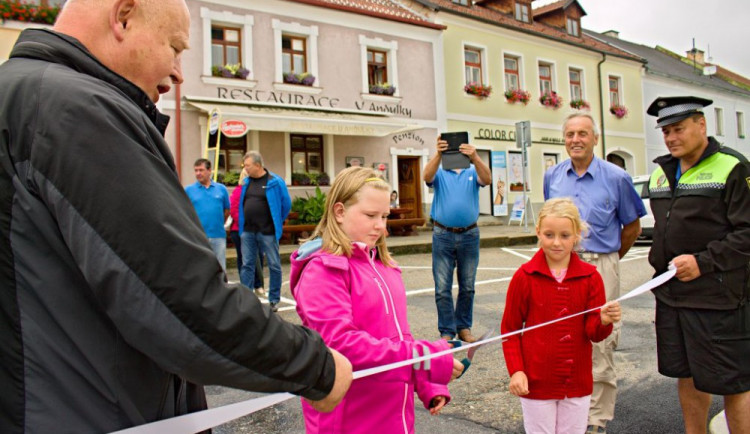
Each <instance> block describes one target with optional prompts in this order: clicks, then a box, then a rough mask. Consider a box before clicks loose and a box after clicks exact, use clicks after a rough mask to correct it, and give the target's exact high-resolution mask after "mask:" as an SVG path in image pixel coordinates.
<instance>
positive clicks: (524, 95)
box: [505, 89, 531, 105]
mask: <svg viewBox="0 0 750 434" xmlns="http://www.w3.org/2000/svg"><path fill="white" fill-rule="evenodd" d="M505 100H506V101H508V102H509V103H517V102H522V103H523V105H526V104H528V103H529V101H531V93H529V92H527V91H525V90H521V89H510V90H506V91H505Z"/></svg>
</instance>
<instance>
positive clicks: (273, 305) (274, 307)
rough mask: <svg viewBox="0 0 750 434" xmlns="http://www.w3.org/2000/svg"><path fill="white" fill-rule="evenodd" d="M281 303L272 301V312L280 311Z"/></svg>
mask: <svg viewBox="0 0 750 434" xmlns="http://www.w3.org/2000/svg"><path fill="white" fill-rule="evenodd" d="M278 305H279V303H278V302H277V303H271V312H278V311H279V306H278Z"/></svg>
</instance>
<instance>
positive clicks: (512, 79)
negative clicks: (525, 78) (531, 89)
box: [503, 56, 520, 90]
mask: <svg viewBox="0 0 750 434" xmlns="http://www.w3.org/2000/svg"><path fill="white" fill-rule="evenodd" d="M503 64H504V67H505V87H506V90H513V89H520V82H519V75H518V58H517V57H511V56H505V58H504V59H503Z"/></svg>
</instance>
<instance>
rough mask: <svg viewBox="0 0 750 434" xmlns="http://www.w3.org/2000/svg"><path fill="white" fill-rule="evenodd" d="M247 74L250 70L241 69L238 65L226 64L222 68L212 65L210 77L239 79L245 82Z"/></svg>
mask: <svg viewBox="0 0 750 434" xmlns="http://www.w3.org/2000/svg"><path fill="white" fill-rule="evenodd" d="M249 74H250V70H249V69H247V68H243V67H242V65H241V64H239V63H234V64H230V63H227V64H226V65H224V66H219V65H214V66H212V67H211V75H213V76H214V77H224V78H240V79H242V80H245V79H246V78H247V76H248V75H249Z"/></svg>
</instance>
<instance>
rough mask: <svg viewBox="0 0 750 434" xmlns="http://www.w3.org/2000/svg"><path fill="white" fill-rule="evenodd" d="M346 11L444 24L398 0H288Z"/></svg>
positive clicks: (425, 24)
mask: <svg viewBox="0 0 750 434" xmlns="http://www.w3.org/2000/svg"><path fill="white" fill-rule="evenodd" d="M288 1H293V2H297V3H305V4H309V5H313V6H320V7H324V8H330V9H338V10H342V11H346V12H354V13H358V14H362V15H369V16H372V17H376V18H382V19H385V20H391V21H398V22H402V23H407V24H413V25H416V26H422V27H429V28H432V29H438V30H444V29H445V26H443V25H440V24H436V23H434V22H432V21H430V20H429V19H427V17H426V16H423V15H422V14H420V13H418V12H417V11H415V10H412V9H410V8H408V7H407V6H405V5H404V4H403V3H404V2H403V1H398V0H288Z"/></svg>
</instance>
